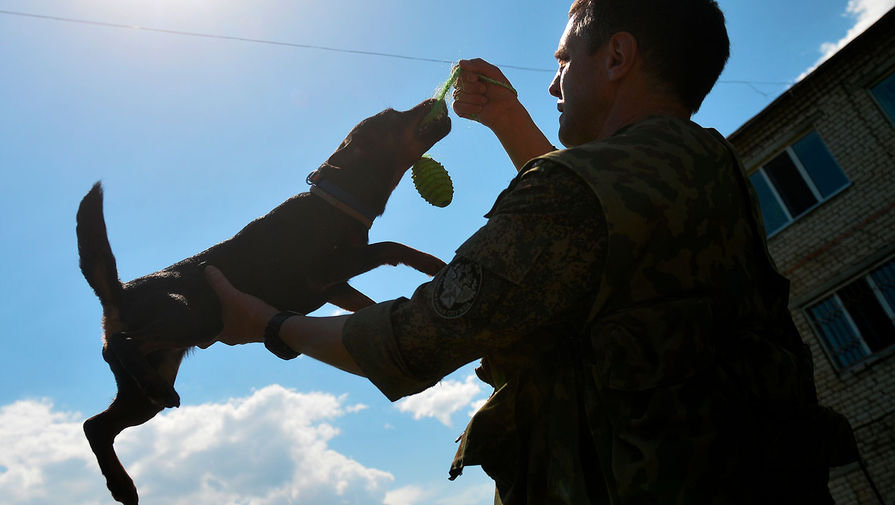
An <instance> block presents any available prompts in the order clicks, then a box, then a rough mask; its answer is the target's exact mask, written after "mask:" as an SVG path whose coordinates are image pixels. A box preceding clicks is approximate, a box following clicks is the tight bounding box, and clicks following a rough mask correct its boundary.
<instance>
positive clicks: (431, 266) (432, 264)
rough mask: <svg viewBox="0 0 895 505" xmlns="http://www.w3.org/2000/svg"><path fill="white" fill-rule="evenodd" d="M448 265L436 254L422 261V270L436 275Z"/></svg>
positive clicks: (433, 275)
mask: <svg viewBox="0 0 895 505" xmlns="http://www.w3.org/2000/svg"><path fill="white" fill-rule="evenodd" d="M427 256H428V255H427ZM446 266H447V263H445V262H444V261H441V260H440V259H438V258H436V257H435V256H429V257H428V258H424V260H423V261H422V262H421V263H420V267H421V268H420V271H421V272H423V273H424V274H428V275H430V276H432V277H435V274H437V273H438V272H440V271H441V270H442V269H443V268H444V267H446Z"/></svg>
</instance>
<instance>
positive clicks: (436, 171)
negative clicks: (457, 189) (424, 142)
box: [410, 156, 454, 207]
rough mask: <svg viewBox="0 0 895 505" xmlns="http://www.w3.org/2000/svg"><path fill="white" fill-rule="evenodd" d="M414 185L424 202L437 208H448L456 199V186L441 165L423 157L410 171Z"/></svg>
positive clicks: (427, 157)
mask: <svg viewBox="0 0 895 505" xmlns="http://www.w3.org/2000/svg"><path fill="white" fill-rule="evenodd" d="M410 176H411V178H412V179H413V185H414V186H416V191H417V192H418V193H419V194H420V196H421V197H423V199H424V200H426V201H427V202H429V203H430V204H432V205H434V206H436V207H447V206H448V205H450V203H451V200H453V198H454V184H453V182H451V176H450V175H448V173H447V170H445V169H444V167H443V166H442V165H441V163H439V162H437V161H435V160H433V159H432V158H431V157H429V156H423V157H422V158H420V159H419V160H417V161H416V163H414V164H413V167H412V168H411V170H410Z"/></svg>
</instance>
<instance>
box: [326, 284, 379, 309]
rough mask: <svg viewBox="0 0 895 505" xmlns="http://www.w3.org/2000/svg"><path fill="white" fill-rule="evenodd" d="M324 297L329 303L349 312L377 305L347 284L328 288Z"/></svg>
mask: <svg viewBox="0 0 895 505" xmlns="http://www.w3.org/2000/svg"><path fill="white" fill-rule="evenodd" d="M323 296H324V297H325V298H326V301H328V302H329V303H331V304H333V305H335V306H336V307H339V308H341V309H344V310H347V311H348V312H357V311H358V310H360V309H362V308H364V307H369V306H370V305H373V304H374V303H376V302H374V301H373V300H372V299H370V297H368V296H367V295H365V294H363V293H361V292H360V291H358V290H356V289H354V288H353V287H351V286H349V285H348V283H347V282H342V283H339V284H335V285H333V286H331V287H328V288H326V291H324V293H323Z"/></svg>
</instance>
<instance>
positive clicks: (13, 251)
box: [0, 0, 895, 505]
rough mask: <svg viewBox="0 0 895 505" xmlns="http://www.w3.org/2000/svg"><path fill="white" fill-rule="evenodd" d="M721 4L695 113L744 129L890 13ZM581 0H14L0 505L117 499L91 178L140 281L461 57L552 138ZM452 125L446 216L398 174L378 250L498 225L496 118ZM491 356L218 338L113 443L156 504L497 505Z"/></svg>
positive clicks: (791, 0) (749, 0)
mask: <svg viewBox="0 0 895 505" xmlns="http://www.w3.org/2000/svg"><path fill="white" fill-rule="evenodd" d="M719 3H720V5H721V8H722V9H723V10H724V12H725V14H726V16H727V22H728V31H729V33H730V38H731V59H730V62H729V64H728V66H727V69H726V70H725V72H724V74H722V76H721V81H720V82H719V83H718V85H717V86H716V87H715V89H714V90H713V91H712V93H711V94H710V95H709V96H708V98H707V99H706V101H705V103H704V104H703V107H702V109H701V110H700V111H699V113H697V115H696V116H695V117H694V120H695V121H697V122H698V123H700V124H702V125H703V126H707V127H713V128H716V129H718V130H719V131H720V132H721V133H723V134H725V135H727V134H730V133H732V132H733V131H735V130H736V129H737V128H738V127H739V126H740V125H742V124H743V123H745V122H746V121H747V120H748V119H749V118H750V117H752V116H753V115H755V114H756V113H758V112H759V111H761V110H762V109H763V108H764V107H765V106H767V105H768V104H769V103H770V102H771V101H773V100H774V99H775V98H776V97H777V96H779V95H780V94H781V93H783V92H784V91H785V90H786V89H787V88H788V86H789V85H790V84H791V83H793V82H795V81H796V80H798V79H799V78H801V77H803V76H804V75H805V74H806V73H807V72H809V71H810V70H811V69H813V68H815V67H816V65H817V64H819V63H820V62H822V61H823V60H824V59H825V58H827V57H829V55H830V54H833V53H835V51H836V50H838V49H839V48H841V47H842V46H843V45H844V44H845V43H847V41H848V40H851V38H853V37H854V36H855V35H857V34H859V33H860V32H861V31H862V30H863V29H865V28H866V27H867V26H869V25H870V24H872V22H873V21H874V20H876V19H878V18H879V17H880V16H881V15H882V14H884V13H885V12H887V11H888V10H889V9H890V8H892V6H893V4H895V0H850V1H846V0H787V1H785V2H779V1H771V0H720V2H719ZM567 9H568V0H563V1H558V0H540V1H537V2H535V1H527V2H519V1H518V0H516V1H510V0H489V1H487V2H481V1H478V0H476V1H473V0H455V1H453V2H451V3H449V4H446V3H443V2H431V1H428V0H387V1H368V2H356V1H350V0H291V1H286V0H255V1H252V2H247V1H242V2H239V1H235V0H65V1H62V0H0V176H2V178H0V180H2V186H0V187H2V190H3V191H2V198H0V216H2V218H0V282H2V285H3V286H4V289H2V290H0V328H2V331H3V332H4V333H3V335H2V342H3V346H4V348H3V350H2V351H0V384H2V386H3V387H2V388H0V447H2V450H0V502H2V503H3V504H4V505H39V504H40V505H42V504H56V503H67V504H69V505H88V504H89V505H93V504H105V503H112V500H111V498H110V496H109V494H108V492H107V491H106V489H105V485H104V480H103V478H102V476H101V475H100V473H99V470H98V468H97V465H96V462H95V459H94V457H93V454H92V453H91V452H90V450H89V448H88V446H87V443H86V440H85V439H84V437H83V433H82V431H81V424H82V423H83V421H84V420H85V419H86V418H88V417H90V416H92V415H94V414H96V413H98V412H100V411H102V410H104V409H105V408H106V407H107V406H108V404H109V402H110V401H111V399H112V398H113V397H114V395H115V383H114V380H113V377H112V374H111V372H110V371H109V369H108V367H107V366H106V364H105V362H104V361H103V360H102V357H101V356H100V349H101V328H100V317H101V310H100V305H99V302H98V301H97V299H96V298H95V296H94V295H93V292H92V291H91V290H90V288H89V287H88V286H87V283H86V282H85V281H84V279H83V277H82V276H81V273H80V271H79V269H78V259H77V248H76V242H75V212H76V209H77V205H78V203H79V201H80V199H81V198H82V197H83V195H84V194H86V192H87V191H88V190H89V189H90V187H91V185H92V184H93V183H94V182H96V181H98V180H101V181H102V182H103V184H104V187H105V194H106V200H105V216H106V224H107V227H108V232H109V237H110V241H111V244H112V249H113V251H114V253H115V255H116V257H117V261H118V268H119V275H120V277H121V278H122V279H123V280H130V279H133V278H136V277H139V276H142V275H145V274H148V273H151V272H153V271H156V270H159V269H162V268H164V267H166V266H168V265H170V264H172V263H174V262H176V261H178V260H180V259H182V258H185V257H188V256H192V255H194V254H196V253H198V252H200V251H202V250H204V249H206V248H207V247H209V246H211V245H214V244H215V243H217V242H220V241H222V240H225V239H227V238H229V237H231V236H232V235H233V234H235V233H236V232H237V231H239V229H240V228H241V227H242V226H244V225H245V224H247V223H248V222H249V221H251V220H252V219H254V218H256V217H258V216H261V215H263V214H265V213H267V212H268V211H269V210H270V209H272V208H274V207H275V206H276V205H278V204H279V203H281V202H282V201H283V200H285V199H286V198H288V197H289V196H291V195H293V194H295V193H300V192H303V191H306V190H307V185H306V184H305V177H306V176H307V174H308V173H309V172H311V171H312V170H314V169H315V168H316V167H317V166H318V165H319V164H320V163H321V162H322V161H324V160H325V159H326V158H327V157H328V156H329V154H330V153H331V152H332V151H333V150H334V149H335V148H336V147H337V146H338V144H339V143H340V142H341V140H342V139H343V138H344V136H345V135H346V133H347V132H348V131H349V130H350V129H351V127H352V126H353V125H354V124H356V123H357V122H359V121H360V120H362V119H363V118H365V117H368V116H370V115H373V114H375V113H377V112H379V111H381V110H383V109H385V108H387V107H394V108H397V109H407V108H409V107H411V106H413V105H415V104H417V103H418V102H420V101H422V100H424V99H426V98H428V97H429V96H431V95H432V94H433V92H434V91H435V90H436V89H437V88H438V87H439V85H440V84H441V83H442V82H443V81H444V80H445V79H446V78H447V76H448V73H449V71H450V63H447V62H450V61H456V60H458V59H461V58H476V57H480V58H484V59H486V60H488V61H490V62H492V63H495V64H498V65H502V66H503V68H504V73H505V75H506V76H507V77H508V78H509V80H510V81H511V82H512V83H513V85H514V86H515V87H516V89H517V90H518V92H519V97H520V99H521V100H522V102H523V103H524V104H525V105H526V107H528V109H529V111H530V112H531V114H532V116H533V118H534V120H535V122H536V123H537V124H538V125H539V127H540V128H541V129H542V130H543V131H544V132H545V134H547V137H548V138H549V139H550V140H551V141H552V142H553V143H554V144H555V145H557V146H558V145H559V142H558V140H557V139H556V127H557V118H558V113H557V111H556V104H555V99H554V98H553V97H550V96H549V95H548V93H547V91H546V90H547V86H548V84H549V82H550V80H551V79H552V76H553V72H554V71H555V66H556V64H555V62H554V61H553V52H554V50H555V49H556V45H557V41H558V39H559V36H560V34H561V33H562V30H563V27H564V25H565V22H566V12H567ZM14 13H18V14H14ZM22 13H27V14H34V15H40V16H50V17H56V18H72V19H79V20H85V21H92V22H95V23H109V24H117V25H127V26H139V27H143V28H152V29H160V30H169V31H176V32H190V33H201V34H207V35H218V36H224V37H236V38H243V39H255V40H263V41H270V42H280V43H290V44H299V45H309V46H316V47H329V48H335V49H341V50H348V51H367V52H377V53H388V54H394V55H400V56H405V58H397V57H386V56H373V55H368V54H359V53H356V52H354V53H352V52H345V51H332V50H322V49H312V48H300V47H294V46H289V45H282V44H280V45H277V44H271V43H258V42H248V41H245V40H233V39H227V38H220V37H196V36H188V35H182V34H174V33H160V32H158V31H151V30H146V29H143V30H141V29H135V28H116V27H110V26H101V25H98V24H84V23H72V22H64V21H60V20H53V19H46V18H35V17H28V16H22V15H20V14H22ZM427 60H439V61H443V62H432V61H427ZM512 67H517V68H512ZM518 67H525V68H526V69H521V68H518ZM532 69H533V70H532ZM453 120H454V123H453V124H454V127H453V131H452V132H451V134H450V135H449V136H448V137H446V138H445V139H444V140H442V141H441V142H440V143H439V144H437V145H436V146H435V147H433V149H432V150H431V151H430V153H431V155H432V156H433V157H435V158H436V159H437V160H439V161H440V162H442V163H443V164H444V166H445V168H446V169H447V170H448V171H449V172H450V174H451V176H452V178H453V182H454V191H455V193H454V201H453V203H452V204H451V205H450V206H448V207H446V208H444V209H440V208H435V207H432V206H430V205H429V204H427V203H426V202H425V201H423V200H422V199H421V198H420V197H419V196H418V195H417V194H416V193H415V191H414V189H413V186H412V183H411V181H410V178H409V177H405V178H404V179H403V180H402V181H401V183H400V184H399V186H398V188H397V190H396V191H395V193H394V194H393V195H392V198H391V200H390V201H389V204H388V207H387V208H386V211H385V214H384V215H383V216H382V217H381V218H379V219H377V221H376V223H375V224H374V226H373V229H372V231H371V236H370V238H371V241H382V240H393V241H399V242H403V243H406V244H408V245H410V246H411V247H415V248H418V249H421V250H424V251H426V252H429V253H432V254H435V255H436V256H438V257H440V258H442V259H444V260H445V261H449V260H450V259H451V257H452V256H453V253H454V250H455V249H456V248H457V247H458V246H459V245H460V244H461V243H462V242H463V241H464V240H465V239H466V238H467V237H469V236H470V235H471V234H472V233H473V232H474V231H475V230H476V229H478V228H479V227H480V226H481V225H482V224H484V222H485V220H484V218H483V215H484V214H485V213H486V212H487V211H488V209H489V208H490V206H491V205H492V203H493V201H494V199H495V197H496V196H497V194H498V193H499V192H500V190H501V189H503V188H504V187H505V186H506V184H507V183H508V182H509V181H510V180H511V179H512V177H513V175H514V173H515V172H514V170H513V169H512V165H511V164H510V162H509V159H508V158H507V156H506V154H505V153H503V151H502V150H501V149H500V145H499V143H498V142H497V141H496V139H495V138H494V137H493V135H492V134H491V133H490V132H489V131H488V130H487V129H486V128H484V127H482V126H481V125H478V124H477V123H473V122H470V121H466V120H463V119H460V118H457V117H456V116H453ZM284 232H286V233H288V230H285V231H284ZM427 280H428V279H427V277H426V276H425V275H423V274H420V273H418V272H415V271H413V270H411V269H409V268H406V267H381V268H378V269H376V270H374V271H372V272H369V273H367V274H364V275H362V276H359V277H357V278H355V279H354V280H353V281H352V285H353V286H355V287H356V288H358V289H359V290H361V291H363V292H364V293H366V294H367V295H368V296H370V297H371V298H373V299H374V300H377V301H385V300H390V299H394V298H397V297H401V296H410V295H411V294H412V292H413V290H414V289H415V288H416V287H417V286H418V285H419V284H421V283H423V282H426V281H427ZM334 313H336V309H335V308H334V307H332V306H328V305H327V306H324V307H323V308H321V309H320V310H319V311H317V312H316V313H315V314H317V315H330V314H334ZM473 368H474V365H467V366H464V367H462V368H460V369H459V370H457V371H456V372H454V373H453V374H451V375H450V376H448V377H446V378H445V379H444V380H443V381H442V382H440V383H439V384H438V385H436V386H434V387H433V388H431V389H430V390H428V391H425V392H423V393H420V394H419V395H416V396H412V397H409V398H405V399H402V400H399V401H398V402H395V403H390V402H389V401H388V400H387V399H386V398H385V397H384V396H383V395H382V394H381V393H379V392H378V390H376V389H375V387H373V386H372V385H371V384H370V383H369V382H367V381H366V380H364V379H362V378H359V377H355V376H351V375H348V374H345V373H342V372H339V371H336V370H333V369H330V368H328V367H327V366H325V365H322V364H320V363H317V362H315V361H313V360H312V359H309V358H307V357H301V358H299V359H297V360H293V361H289V362H284V361H281V360H279V359H277V358H275V357H274V356H272V355H271V354H269V353H268V352H267V351H266V350H265V349H264V348H263V346H261V345H257V344H255V345H247V346H239V347H227V346H224V345H222V344H216V345H214V346H212V347H210V348H209V349H205V350H200V351H197V352H195V353H194V354H192V355H191V356H190V357H189V358H188V359H187V360H186V361H185V362H184V364H183V365H182V367H181V369H180V374H179V376H178V381H177V385H176V387H177V390H178V392H179V393H180V396H181V399H182V406H181V407H180V408H179V409H171V410H166V411H165V412H163V413H162V414H160V415H158V416H156V417H155V418H154V419H152V420H151V421H149V422H148V423H146V424H144V425H142V426H140V427H136V428H132V429H128V430H126V431H124V432H123V433H122V434H121V435H120V436H119V438H118V439H117V441H116V448H117V450H118V453H119V455H120V457H121V458H122V460H123V462H124V464H125V467H126V468H127V469H128V471H129V472H130V474H131V476H132V477H133V478H134V479H135V481H136V483H137V487H138V490H139V492H140V493H141V503H144V504H162V503H164V504H191V505H205V504H215V505H280V504H289V503H301V504H303V505H318V504H342V503H344V504H383V505H419V504H424V503H425V504H435V505H454V504H472V505H484V504H487V503H491V500H492V496H493V485H492V484H491V483H490V481H489V479H488V478H487V476H486V475H484V473H483V472H482V471H481V470H480V469H478V468H477V467H472V468H467V470H466V472H465V473H464V475H463V476H461V477H460V478H459V479H457V480H456V481H454V482H449V481H448V479H447V477H448V469H449V466H450V462H451V459H452V457H453V455H454V452H455V450H456V444H455V442H454V441H455V439H456V438H457V436H458V435H459V434H460V433H461V432H462V430H463V428H464V426H465V424H466V422H467V421H468V419H469V416H470V414H471V413H472V412H474V411H475V409H476V408H477V407H478V406H479V405H481V403H482V402H483V401H484V400H485V399H486V398H487V396H488V394H489V389H488V386H487V385H485V384H483V383H481V382H479V381H478V380H477V379H476V378H475V377H474V375H473V373H472V369H473Z"/></svg>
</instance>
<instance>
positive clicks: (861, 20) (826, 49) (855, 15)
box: [797, 0, 895, 80]
mask: <svg viewBox="0 0 895 505" xmlns="http://www.w3.org/2000/svg"><path fill="white" fill-rule="evenodd" d="M893 6H895V0H849V2H848V6H847V7H846V8H845V13H844V14H843V15H844V16H846V17H849V18H852V19H854V22H855V23H854V25H852V27H851V28H850V29H849V30H848V32H847V33H846V35H845V37H842V38H841V39H839V40H838V41H836V42H824V43H823V44H821V46H820V52H821V57H820V59H818V60H817V62H816V63H815V64H814V65H813V66H812V67H811V68H809V69H808V70H806V71H805V72H804V73H802V75H800V76H799V78H798V79H797V80H802V78H804V77H805V76H807V75H808V74H810V73H811V72H812V71H814V69H816V68H817V67H818V66H820V64H821V63H823V62H825V61H827V59H828V58H829V57H830V56H833V55H834V54H836V52H837V51H839V50H840V49H842V48H843V47H845V46H846V45H847V44H848V43H849V42H851V41H852V40H854V39H855V37H857V36H858V35H860V34H861V33H863V32H864V30H866V29H867V28H869V27H870V25H872V24H873V23H874V22H876V21H877V20H878V19H879V18H881V17H882V16H883V15H884V14H885V13H887V12H889V10H891V9H892V7H893Z"/></svg>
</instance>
